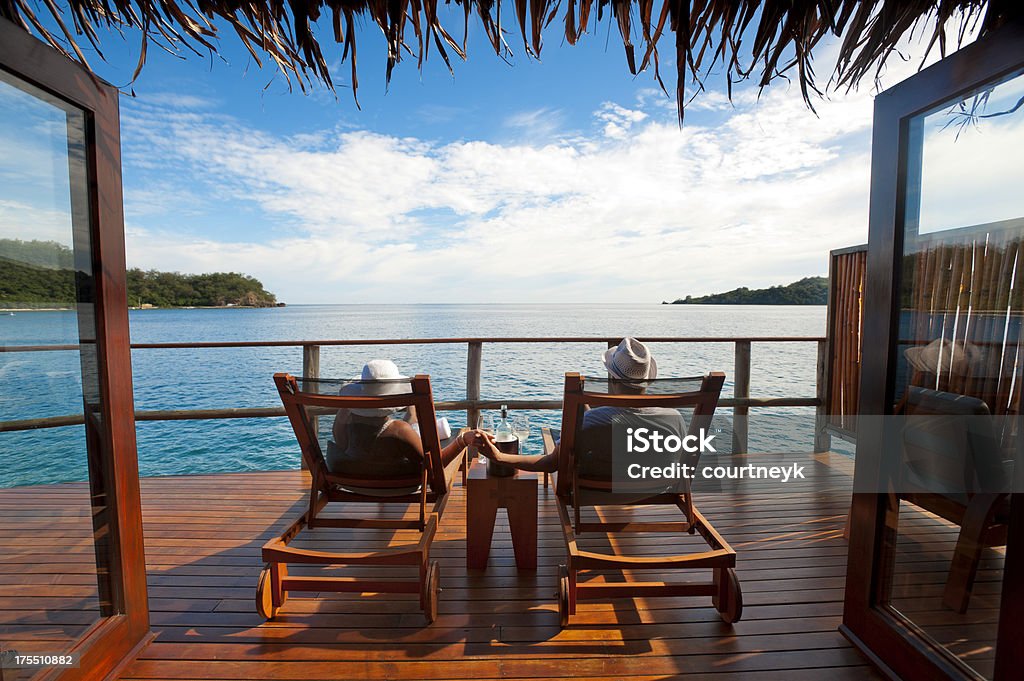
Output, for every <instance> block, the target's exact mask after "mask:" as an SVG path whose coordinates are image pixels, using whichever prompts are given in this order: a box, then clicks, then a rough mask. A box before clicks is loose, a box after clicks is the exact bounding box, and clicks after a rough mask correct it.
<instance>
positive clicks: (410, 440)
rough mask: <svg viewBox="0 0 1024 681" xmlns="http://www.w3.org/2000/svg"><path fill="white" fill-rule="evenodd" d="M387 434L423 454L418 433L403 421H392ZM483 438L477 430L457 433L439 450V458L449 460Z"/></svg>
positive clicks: (478, 443)
mask: <svg viewBox="0 0 1024 681" xmlns="http://www.w3.org/2000/svg"><path fill="white" fill-rule="evenodd" d="M389 434H390V435H391V436H392V437H397V438H398V439H400V440H402V441H404V442H405V443H406V444H407V445H409V447H411V448H412V449H413V450H414V451H415V452H416V453H417V454H419V455H420V456H421V457H422V456H423V442H422V440H420V434H419V433H417V432H416V431H415V430H413V428H412V426H410V425H409V424H408V423H406V422H405V421H393V422H392V425H391V426H390V428H389ZM484 439H485V438H484V436H483V433H482V432H481V431H479V430H467V431H465V432H462V433H459V434H458V436H457V437H455V438H453V439H452V441H451V442H449V443H448V444H447V446H445V447H444V448H443V449H442V450H441V458H442V459H443V460H444V461H446V462H447V461H451V459H452V457H454V456H456V455H457V454H458V453H459V452H461V451H462V450H463V449H465V448H466V447H468V446H477V447H479V446H480V442H481V441H482V440H484Z"/></svg>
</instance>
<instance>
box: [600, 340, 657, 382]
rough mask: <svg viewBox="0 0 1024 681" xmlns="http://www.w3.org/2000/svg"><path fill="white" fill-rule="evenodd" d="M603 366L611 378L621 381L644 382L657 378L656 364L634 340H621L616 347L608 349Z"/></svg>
mask: <svg viewBox="0 0 1024 681" xmlns="http://www.w3.org/2000/svg"><path fill="white" fill-rule="evenodd" d="M604 365H605V367H607V368H608V373H609V374H611V375H612V377H613V378H617V379H619V380H622V381H646V380H649V379H652V378H657V376H658V363H657V362H655V361H654V358H653V357H651V351H650V350H648V349H647V346H646V345H644V344H643V343H641V342H640V341H638V340H637V339H636V338H623V339H622V342H621V343H619V344H618V345H617V346H616V347H614V348H608V350H607V351H606V352H605V353H604Z"/></svg>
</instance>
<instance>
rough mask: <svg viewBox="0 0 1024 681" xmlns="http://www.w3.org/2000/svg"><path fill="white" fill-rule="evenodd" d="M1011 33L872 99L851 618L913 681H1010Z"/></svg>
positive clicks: (1014, 536)
mask: <svg viewBox="0 0 1024 681" xmlns="http://www.w3.org/2000/svg"><path fill="white" fill-rule="evenodd" d="M1020 40H1021V31H1020V29H1019V27H1013V26H1011V27H1008V28H1006V29H1003V30H1002V31H999V32H996V33H994V34H992V35H990V36H989V37H987V38H984V39H982V40H981V41H979V42H978V43H976V44H975V45H972V46H970V47H968V48H965V49H964V50H962V51H960V52H958V53H957V54H955V55H952V56H951V57H949V58H947V59H945V60H943V61H942V62H940V63H939V64H937V65H936V66H934V67H932V68H930V69H927V70H925V71H923V72H922V73H920V74H918V75H917V76H915V77H913V78H911V79H909V80H907V81H905V82H904V83H901V84H900V85H898V86H896V87H895V88H893V89H891V90H889V91H887V92H885V93H883V94H882V95H880V96H879V98H878V100H877V101H876V107H875V130H874V143H873V149H872V153H873V160H872V206H871V232H870V242H869V253H868V273H867V278H868V283H867V296H868V297H867V299H866V301H865V303H866V304H865V308H866V312H865V314H866V317H865V336H864V347H865V348H869V347H874V348H883V349H884V350H883V351H881V352H877V353H865V363H864V368H863V373H862V379H861V380H862V383H861V392H862V399H861V405H860V413H861V417H860V419H859V420H858V438H857V441H858V446H857V472H856V477H855V485H854V490H855V498H854V510H853V514H852V523H851V525H852V527H851V545H850V555H851V560H850V563H849V568H848V578H847V597H846V608H845V612H844V630H845V631H846V632H847V634H848V635H849V636H850V637H851V638H852V639H853V640H854V641H855V642H858V643H859V644H860V645H861V646H862V648H863V649H865V650H866V651H867V652H868V653H869V654H870V655H872V656H873V657H875V659H876V660H877V661H879V662H880V663H881V664H884V665H885V666H887V667H889V669H890V670H891V671H893V672H894V673H895V674H896V675H898V676H900V677H902V678H907V679H917V678H922V679H924V678H928V679H930V678H940V677H948V678H970V679H999V680H1002V679H1010V678H1020V677H1019V669H1020V660H1019V659H1018V658H1019V657H1020V655H1021V653H1020V649H1021V646H1020V645H1019V642H1018V641H1017V640H1016V639H1018V638H1019V634H1020V631H1021V628H1020V625H1019V624H1018V623H1017V621H1016V617H1015V615H1016V613H1015V609H1016V608H1018V607H1019V606H1020V600H1021V596H1020V587H1019V585H1020V584H1021V583H1022V582H1021V577H1022V570H1021V565H1020V560H1019V558H1018V557H1017V552H1019V551H1020V550H1021V548H1024V547H1022V545H1021V541H1022V538H1021V533H1022V530H1024V527H1022V526H1021V522H1020V514H1021V510H1022V509H1021V508H1020V506H1021V503H1020V502H1021V498H1020V495H1019V494H1015V492H1018V491H1020V490H1021V484H1020V480H1021V478H1022V477H1024V476H1022V468H1024V461H1021V460H1020V459H1021V457H1020V451H1021V445H1022V440H1021V432H1020V407H1021V404H1020V402H1021V385H1022V378H1024V328H1022V327H1024V193H1022V192H1021V186H1024V172H1022V171H1021V168H1020V165H1019V158H1020V156H1021V154H1022V153H1024V58H1022V55H1021V53H1020V51H1019V45H1020ZM865 556H869V557H870V560H869V561H865V560H864V557H865ZM852 557H856V559H853V558H852ZM1011 670H1012V671H1011Z"/></svg>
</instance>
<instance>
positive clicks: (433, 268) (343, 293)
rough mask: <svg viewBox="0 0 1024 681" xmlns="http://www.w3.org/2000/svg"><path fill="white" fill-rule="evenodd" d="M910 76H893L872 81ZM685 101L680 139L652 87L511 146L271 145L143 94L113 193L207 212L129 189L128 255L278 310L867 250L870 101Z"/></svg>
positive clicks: (539, 296)
mask: <svg viewBox="0 0 1024 681" xmlns="http://www.w3.org/2000/svg"><path fill="white" fill-rule="evenodd" d="M828 61H829V60H828V58H827V55H826V56H824V57H822V58H820V59H819V64H820V63H821V62H828ZM916 66H917V64H916V63H909V62H907V63H895V62H894V64H893V66H891V67H890V69H889V72H888V73H887V76H886V78H887V82H889V83H892V82H896V81H897V80H899V79H900V78H901V77H904V76H906V75H910V74H911V73H912V72H913V71H914V70H915V69H916ZM695 102H696V103H699V104H697V105H696V106H694V107H691V111H693V113H694V115H692V116H690V117H688V119H687V124H686V125H685V126H684V127H683V128H682V129H680V128H679V126H678V124H677V121H676V118H675V108H674V104H673V103H672V102H671V100H666V99H665V97H664V95H663V94H662V93H660V92H658V91H656V90H650V89H645V90H641V91H640V92H639V93H638V95H637V97H636V101H635V102H634V103H632V104H627V103H619V102H607V103H605V104H603V105H602V106H601V107H600V108H599V109H598V110H597V111H595V112H593V124H592V126H591V127H590V128H589V129H587V130H584V131H582V132H581V131H578V130H577V131H573V132H572V133H571V134H569V133H567V132H565V130H564V123H565V120H566V119H565V117H564V115H563V112H561V111H559V110H554V109H540V110H534V111H525V112H519V113H516V114H512V115H510V116H508V117H507V118H506V119H505V120H504V121H502V123H503V125H502V126H501V128H502V132H501V133H499V134H508V133H509V131H511V132H512V134H513V137H512V139H511V140H506V141H494V140H489V141H485V140H455V141H448V142H437V141H429V140H425V139H417V138H410V137H396V136H391V135H384V134H378V133H372V132H368V131H364V130H354V129H351V128H345V127H338V128H336V129H329V130H319V131H303V132H302V134H299V135H295V136H279V135H273V134H270V133H269V132H267V131H264V130H259V129H254V128H252V127H247V126H245V125H242V124H241V123H240V122H239V121H238V120H235V119H233V118H231V117H228V116H223V115H220V114H217V113H215V112H213V111H210V110H209V109H204V108H201V107H199V106H198V105H197V106H185V105H176V106H173V107H170V108H169V107H168V106H166V105H164V104H161V105H160V106H153V105H150V104H148V103H146V102H145V101H140V102H137V103H136V105H135V106H133V107H132V108H131V109H130V110H129V111H128V112H127V115H126V116H125V128H124V134H123V139H124V142H125V146H126V151H125V158H126V168H127V169H128V170H127V171H126V177H127V178H128V180H129V181H130V180H131V177H130V176H129V172H130V170H131V169H132V168H138V169H140V170H141V171H144V172H150V171H155V170H158V169H162V170H163V171H164V172H165V174H171V173H173V174H174V175H175V176H176V180H177V181H179V182H180V183H181V185H182V186H183V187H187V188H188V189H183V191H185V192H187V193H188V194H189V196H190V198H189V201H188V206H189V208H190V209H192V208H194V207H195V206H196V205H197V204H201V202H202V199H204V198H205V199H206V200H207V201H208V202H209V203H210V204H211V205H210V206H209V207H208V209H207V210H206V211H205V216H206V217H205V218H204V219H205V220H206V221H207V223H206V224H205V226H204V225H199V226H197V227H196V228H195V229H194V230H193V231H196V232H197V233H201V234H204V235H206V236H203V237H189V236H188V235H186V234H183V233H181V232H178V231H175V232H173V233H171V232H170V231H169V230H167V228H166V227H163V228H161V227H159V226H158V225H159V224H160V221H159V220H156V219H154V209H158V208H159V202H158V201H155V200H154V199H153V195H152V194H148V193H147V190H148V188H146V187H140V188H135V190H132V189H131V188H130V189H129V191H128V192H127V194H126V196H127V199H126V200H127V205H126V208H127V211H128V215H129V216H130V217H131V222H130V230H129V232H128V257H129V262H130V263H131V264H133V265H137V266H142V267H146V268H150V267H154V268H160V269H170V270H182V271H210V270H224V269H232V270H238V271H244V272H247V273H250V274H253V275H255V276H257V277H259V278H260V279H261V280H263V282H264V283H265V284H266V285H267V287H268V288H269V289H270V290H273V291H275V292H276V293H278V295H279V297H280V298H281V299H283V300H286V301H288V302H293V303H296V302H416V301H434V302H442V301H443V302H492V301H498V300H504V301H541V302H561V301H565V302H572V301H587V300H607V301H623V302H627V301H660V300H662V299H665V298H672V297H675V296H681V295H686V294H700V293H705V292H709V291H714V290H721V289H727V288H732V287H734V286H738V285H746V286H765V285H771V284H778V283H785V282H788V281H792V280H793V279H796V278H799V277H802V276H807V275H812V274H823V273H824V272H825V270H826V267H827V254H828V251H829V250H830V249H832V248H837V247H841V246H846V245H850V244H854V243H861V242H863V241H865V240H866V237H867V208H868V186H869V149H870V139H869V137H870V136H869V131H870V125H871V113H872V97H871V93H870V92H868V91H861V92H854V93H851V94H849V95H843V96H840V95H833V96H832V97H831V99H827V100H823V101H820V102H817V103H816V108H817V115H814V114H812V113H811V112H810V111H808V109H807V108H806V106H805V104H804V102H803V101H802V99H801V97H800V93H799V90H798V88H797V87H796V86H792V87H789V88H787V87H785V86H784V85H774V86H773V87H771V88H769V89H767V90H765V91H764V92H762V93H758V92H757V90H756V88H753V87H749V86H748V87H746V88H743V89H738V90H737V91H736V92H734V97H733V100H732V102H729V101H728V100H727V99H726V98H725V97H723V96H721V95H720V94H716V93H714V92H709V93H705V94H704V95H702V96H701V97H699V98H698V99H697V100H695ZM179 104H180V103H179ZM154 159H155V160H154ZM172 169H173V170H172ZM214 197H216V199H217V200H224V201H230V202H231V203H232V204H233V205H243V206H247V207H248V208H250V209H251V212H252V214H253V215H254V216H256V217H255V218H254V219H255V220H256V222H257V223H260V224H258V225H254V227H257V226H258V227H261V229H254V232H256V231H258V232H260V236H259V237H255V236H254V237H252V238H245V237H238V236H236V237H234V238H233V239H231V240H217V239H216V238H215V237H214V236H212V235H214V234H216V233H217V232H218V208H217V205H216V203H215V201H214V200H213V198H214ZM146 200H148V203H146ZM135 201H140V202H143V203H146V205H145V209H142V208H137V207H134V206H133V203H134V202H135ZM222 214H223V213H222ZM194 221H195V220H193V222H194ZM161 230H163V231H161ZM267 233H270V234H271V236H269V237H268V236H266V234H267Z"/></svg>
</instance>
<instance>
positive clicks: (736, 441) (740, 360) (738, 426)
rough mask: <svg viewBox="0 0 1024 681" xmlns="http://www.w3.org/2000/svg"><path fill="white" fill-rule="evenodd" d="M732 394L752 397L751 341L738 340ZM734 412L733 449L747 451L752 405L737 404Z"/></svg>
mask: <svg viewBox="0 0 1024 681" xmlns="http://www.w3.org/2000/svg"><path fill="white" fill-rule="evenodd" d="M732 396H733V397H734V398H736V399H738V400H747V399H750V341H736V359H735V363H734V364H733V389H732ZM732 414H733V423H732V451H733V453H734V454H740V453H744V452H746V451H747V432H748V429H747V426H748V425H749V424H748V422H747V421H748V419H747V417H748V416H749V414H750V406H749V405H747V404H746V403H743V404H737V405H736V406H734V407H733V408H732Z"/></svg>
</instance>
